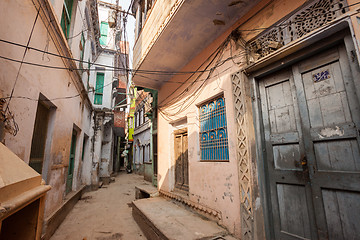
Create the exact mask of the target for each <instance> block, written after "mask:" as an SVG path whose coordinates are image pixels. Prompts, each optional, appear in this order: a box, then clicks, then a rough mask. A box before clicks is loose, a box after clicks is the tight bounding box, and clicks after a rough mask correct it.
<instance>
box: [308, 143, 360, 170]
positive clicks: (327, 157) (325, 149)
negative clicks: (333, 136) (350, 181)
mask: <svg viewBox="0 0 360 240" xmlns="http://www.w3.org/2000/svg"><path fill="white" fill-rule="evenodd" d="M314 149H315V156H316V161H317V168H318V170H319V171H360V153H359V146H358V143H357V141H356V139H350V140H338V141H326V142H315V143H314Z"/></svg>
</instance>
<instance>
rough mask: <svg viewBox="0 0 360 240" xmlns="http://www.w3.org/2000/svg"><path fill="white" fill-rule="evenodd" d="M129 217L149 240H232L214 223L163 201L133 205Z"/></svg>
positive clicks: (159, 199)
mask: <svg viewBox="0 0 360 240" xmlns="http://www.w3.org/2000/svg"><path fill="white" fill-rule="evenodd" d="M132 207H133V208H132V214H133V217H134V219H135V221H136V222H137V224H138V225H139V226H140V228H141V230H142V231H143V233H144V235H145V236H146V237H147V238H148V239H150V240H160V239H161V240H165V239H166V240H170V239H171V240H184V239H186V240H199V239H201V240H205V239H206V240H210V239H212V240H224V239H226V240H235V238H233V237H232V236H230V234H229V233H228V232H227V231H226V230H225V229H224V228H222V227H220V226H218V225H217V224H216V223H215V222H213V221H210V220H207V219H205V218H203V217H201V216H200V215H198V214H196V213H194V212H191V211H189V210H187V209H185V208H184V207H183V206H179V205H177V204H175V203H173V202H172V201H170V200H166V199H165V198H162V197H154V198H144V199H139V200H135V201H133V206H132Z"/></svg>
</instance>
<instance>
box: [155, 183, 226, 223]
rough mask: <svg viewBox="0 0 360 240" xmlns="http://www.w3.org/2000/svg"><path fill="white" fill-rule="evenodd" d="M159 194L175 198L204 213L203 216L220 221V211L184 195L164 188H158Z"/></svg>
mask: <svg viewBox="0 0 360 240" xmlns="http://www.w3.org/2000/svg"><path fill="white" fill-rule="evenodd" d="M159 193H160V196H163V197H165V198H167V199H172V200H175V201H177V202H179V203H182V204H185V205H186V206H188V207H190V208H192V209H194V210H196V211H198V212H199V213H200V214H202V215H205V217H209V218H211V219H214V220H217V221H221V219H222V217H221V212H219V211H217V210H215V209H212V208H210V207H207V206H204V205H201V204H199V203H196V202H193V201H191V200H189V199H187V198H186V197H184V196H181V195H179V194H176V193H173V192H171V193H170V192H166V191H164V190H159Z"/></svg>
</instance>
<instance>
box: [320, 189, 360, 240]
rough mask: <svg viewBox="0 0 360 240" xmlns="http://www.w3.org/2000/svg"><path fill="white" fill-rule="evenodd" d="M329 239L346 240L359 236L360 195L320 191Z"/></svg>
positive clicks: (348, 192)
mask: <svg viewBox="0 0 360 240" xmlns="http://www.w3.org/2000/svg"><path fill="white" fill-rule="evenodd" d="M322 195H323V201H324V208H325V215H326V222H327V227H328V236H329V239H330V240H331V239H334V240H347V239H357V238H358V237H359V236H360V228H359V226H358V223H360V214H359V211H358V210H359V209H360V194H359V193H356V192H350V191H340V190H329V189H324V190H322Z"/></svg>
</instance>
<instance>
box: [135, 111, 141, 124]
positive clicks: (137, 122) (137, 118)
mask: <svg viewBox="0 0 360 240" xmlns="http://www.w3.org/2000/svg"><path fill="white" fill-rule="evenodd" d="M139 125H140V124H139V113H138V112H137V113H136V125H135V127H138V126H139Z"/></svg>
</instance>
